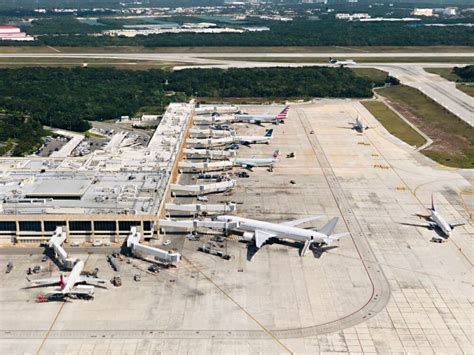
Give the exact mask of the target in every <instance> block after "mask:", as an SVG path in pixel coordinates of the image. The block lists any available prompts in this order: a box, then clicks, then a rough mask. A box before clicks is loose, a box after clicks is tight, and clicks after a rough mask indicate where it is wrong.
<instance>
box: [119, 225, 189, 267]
mask: <svg viewBox="0 0 474 355" xmlns="http://www.w3.org/2000/svg"><path fill="white" fill-rule="evenodd" d="M140 239H141V233H140V232H138V231H137V227H132V228H131V229H130V234H129V236H128V238H127V247H128V248H130V250H131V252H132V254H133V255H134V256H136V257H138V258H143V259H146V258H147V257H149V256H152V257H153V258H154V259H155V260H157V261H160V262H165V263H170V264H177V263H179V262H180V261H181V254H180V253H177V252H172V251H167V250H163V249H159V248H156V247H152V246H149V245H144V244H140Z"/></svg>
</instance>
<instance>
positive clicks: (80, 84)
mask: <svg viewBox="0 0 474 355" xmlns="http://www.w3.org/2000/svg"><path fill="white" fill-rule="evenodd" d="M0 79H1V80H0V109H3V110H5V111H6V112H18V113H22V114H26V115H29V116H30V117H31V118H32V119H34V120H37V121H39V122H41V123H42V124H43V125H48V126H52V127H58V128H64V129H70V130H75V131H85V130H87V129H88V128H90V124H89V122H88V121H90V120H105V119H116V118H118V117H120V116H122V115H130V116H133V115H134V114H135V113H136V112H138V111H140V109H141V108H143V107H148V108H150V107H151V108H153V109H154V110H155V111H157V112H155V113H160V112H159V111H162V110H163V109H164V108H165V107H166V105H167V104H168V103H169V102H170V101H180V100H187V99H189V97H190V96H196V95H197V96H201V97H214V98H226V97H266V98H311V97H370V96H371V95H372V92H371V89H372V86H373V85H374V83H373V82H372V81H371V80H370V79H368V78H364V77H359V76H356V75H355V74H354V72H353V71H352V70H350V69H348V68H323V67H304V68H254V69H227V70H223V69H187V70H179V71H167V70H159V69H152V70H147V71H133V70H119V69H114V68H80V67H76V68H52V67H45V68H40V67H33V68H18V69H0ZM12 83H15V84H14V85H12ZM378 84H380V83H378ZM170 92H171V93H173V92H174V93H176V94H175V95H174V96H173V95H170Z"/></svg>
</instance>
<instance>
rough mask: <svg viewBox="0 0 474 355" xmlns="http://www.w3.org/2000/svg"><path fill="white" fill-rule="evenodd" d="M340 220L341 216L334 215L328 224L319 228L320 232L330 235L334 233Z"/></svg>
mask: <svg viewBox="0 0 474 355" xmlns="http://www.w3.org/2000/svg"><path fill="white" fill-rule="evenodd" d="M338 220H339V217H334V218H333V219H331V220H330V221H329V222H328V223H326V225H325V226H324V227H323V228H321V229H320V230H319V233H321V234H324V235H327V236H328V237H329V236H330V235H331V234H332V232H333V231H334V228H336V224H337V221H338Z"/></svg>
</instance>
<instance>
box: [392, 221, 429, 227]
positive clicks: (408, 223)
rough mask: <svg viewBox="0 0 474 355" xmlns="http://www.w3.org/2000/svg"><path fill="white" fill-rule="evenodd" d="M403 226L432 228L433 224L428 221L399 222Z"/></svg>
mask: <svg viewBox="0 0 474 355" xmlns="http://www.w3.org/2000/svg"><path fill="white" fill-rule="evenodd" d="M400 224H403V225H404V226H412V227H423V228H433V226H432V225H431V224H429V223H426V224H424V223H412V222H400Z"/></svg>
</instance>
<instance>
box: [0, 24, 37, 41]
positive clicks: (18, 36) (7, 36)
mask: <svg viewBox="0 0 474 355" xmlns="http://www.w3.org/2000/svg"><path fill="white" fill-rule="evenodd" d="M34 40H35V39H34V38H33V37H31V36H28V35H27V34H26V33H24V32H21V30H20V28H19V27H16V26H9V25H4V26H0V41H34Z"/></svg>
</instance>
